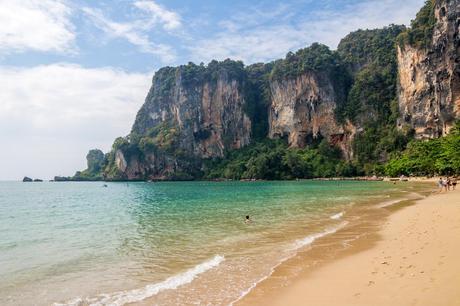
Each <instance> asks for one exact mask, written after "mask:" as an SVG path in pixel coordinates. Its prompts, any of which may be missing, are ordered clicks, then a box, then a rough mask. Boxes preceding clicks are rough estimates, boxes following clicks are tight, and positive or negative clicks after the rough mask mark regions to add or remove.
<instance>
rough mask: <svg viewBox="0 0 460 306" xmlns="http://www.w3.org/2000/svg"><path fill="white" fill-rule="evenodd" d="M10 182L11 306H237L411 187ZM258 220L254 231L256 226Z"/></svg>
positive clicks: (7, 282) (4, 280)
mask: <svg viewBox="0 0 460 306" xmlns="http://www.w3.org/2000/svg"><path fill="white" fill-rule="evenodd" d="M106 184H107V187H104V185H103V183H101V182H88V183H87V182H66V183H57V182H56V183H51V182H44V183H21V182H0V305H125V304H129V303H134V304H143V303H145V304H146V305H149V304H158V305H229V304H232V303H233V302H234V301H237V300H238V299H240V298H241V297H242V296H243V295H244V294H246V293H247V292H249V291H250V290H251V288H253V287H254V286H255V284H257V283H258V282H259V281H261V280H263V279H264V278H266V277H268V276H269V275H270V274H271V273H272V271H273V268H274V267H276V266H277V265H278V264H280V263H281V262H282V261H284V260H286V259H287V258H289V257H292V256H294V255H295V254H296V252H297V251H298V250H299V249H302V248H305V247H308V246H309V245H311V244H312V243H313V242H314V241H315V240H317V239H320V238H321V237H323V236H325V235H332V234H333V233H335V232H336V231H337V230H339V229H340V228H342V227H345V226H347V224H348V223H349V222H351V220H347V211H350V210H351V209H353V207H356V206H360V205H372V204H373V203H379V202H384V201H388V198H393V197H397V196H402V195H404V194H405V193H407V192H408V190H411V189H412V191H411V192H413V191H414V190H415V189H416V187H414V186H413V185H411V183H404V184H398V185H393V184H391V183H387V182H357V181H284V182H231V181H230V182H158V183H144V182H138V183H132V182H130V183H126V182H125V183H123V182H120V183H106ZM246 215H249V216H250V218H251V220H252V222H251V223H250V224H246V223H245V222H244V218H245V216H246Z"/></svg>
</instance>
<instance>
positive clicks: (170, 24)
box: [134, 1, 182, 30]
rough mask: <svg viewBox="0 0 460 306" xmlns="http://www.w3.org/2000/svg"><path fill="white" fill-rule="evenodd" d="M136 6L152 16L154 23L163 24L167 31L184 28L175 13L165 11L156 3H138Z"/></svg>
mask: <svg viewBox="0 0 460 306" xmlns="http://www.w3.org/2000/svg"><path fill="white" fill-rule="evenodd" d="M134 6H136V7H137V8H139V9H141V10H143V11H146V12H148V13H150V14H151V19H152V21H153V22H155V23H156V22H157V21H159V22H161V23H163V27H164V28H165V29H166V30H174V29H178V28H180V27H181V26H182V23H181V17H180V15H179V14H177V13H176V12H174V11H170V10H167V9H165V8H164V7H162V6H160V5H158V4H157V3H155V2H154V1H136V2H134Z"/></svg>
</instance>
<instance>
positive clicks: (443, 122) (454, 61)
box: [398, 0, 460, 138]
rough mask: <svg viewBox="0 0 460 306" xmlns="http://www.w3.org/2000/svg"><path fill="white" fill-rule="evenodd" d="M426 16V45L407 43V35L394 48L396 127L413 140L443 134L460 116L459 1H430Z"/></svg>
mask: <svg viewBox="0 0 460 306" xmlns="http://www.w3.org/2000/svg"><path fill="white" fill-rule="evenodd" d="M428 9H430V10H431V11H428ZM421 12H422V11H421ZM428 13H429V14H432V15H433V17H434V20H433V21H434V24H433V26H432V29H430V28H429V29H426V30H425V31H427V30H429V31H430V30H431V31H432V35H430V36H429V37H427V38H426V39H427V43H426V44H420V43H419V44H417V41H415V42H414V39H412V41H411V39H410V38H411V37H410V35H411V34H412V33H409V34H408V35H409V37H408V38H409V39H406V40H403V41H401V43H400V45H399V46H398V74H399V90H398V94H399V110H400V115H401V116H400V118H399V120H398V124H399V126H400V127H403V126H406V125H408V126H410V127H411V128H413V129H414V130H415V135H416V137H417V138H434V137H440V136H443V135H446V134H447V133H448V132H449V130H450V129H451V127H452V126H453V124H454V121H455V119H456V118H459V117H460V37H459V29H460V1H458V0H450V1H449V0H437V1H434V2H433V3H432V4H431V7H427V12H426V14H428ZM419 14H420V13H419ZM416 26H417V24H415V25H414V26H413V28H414V29H413V30H417V28H415V27H416ZM415 34H416V33H415ZM415 34H412V35H413V36H415ZM430 34H431V33H430Z"/></svg>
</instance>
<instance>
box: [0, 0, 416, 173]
mask: <svg viewBox="0 0 460 306" xmlns="http://www.w3.org/2000/svg"><path fill="white" fill-rule="evenodd" d="M423 2H424V1H423V0H406V1H396V0H359V1H358V0H343V1H331V0H324V1H312V0H290V1H283V2H280V1H251V2H249V1H242V0H233V1H211V0H201V1H192V0H189V1H185V0H182V1H180V0H170V1H166V0H155V1H153V0H112V1H108V0H101V1H83V0H0V101H1V102H0V138H1V139H2V142H3V144H4V146H3V148H2V149H0V179H20V178H22V176H24V175H29V176H34V177H41V178H51V177H52V176H53V175H72V174H73V172H74V171H75V170H77V169H83V168H84V167H85V155H86V152H87V151H88V150H89V149H91V148H94V147H97V148H101V149H103V150H105V151H107V150H109V148H110V145H111V143H112V141H113V139H114V138H115V137H117V136H120V135H126V134H128V133H129V130H130V126H131V124H132V122H133V120H134V117H135V114H136V112H137V110H138V109H139V107H140V106H141V105H142V103H143V100H144V97H145V95H146V93H147V90H148V88H149V85H150V81H151V77H152V75H153V74H154V71H156V70H157V69H159V68H160V67H162V66H166V65H179V64H183V63H187V62H189V61H193V62H195V63H200V62H205V63H207V62H209V61H210V60H211V59H218V60H223V59H225V58H233V59H239V60H243V61H244V62H245V63H247V64H251V63H254V62H260V61H270V60H273V59H276V58H280V57H283V56H284V55H285V54H286V53H287V52H288V51H294V50H296V49H298V48H301V47H305V46H308V45H310V44H311V43H312V42H321V43H324V44H326V45H328V46H330V47H331V48H333V49H334V48H336V46H337V44H338V42H339V41H340V38H342V37H343V36H345V35H346V34H348V33H349V32H350V31H354V30H357V29H359V28H363V29H366V28H370V29H372V28H377V27H382V26H385V25H388V24H390V23H396V24H409V22H410V20H411V19H413V18H414V16H415V13H416V12H417V11H418V10H419V9H420V7H421V6H422V5H423Z"/></svg>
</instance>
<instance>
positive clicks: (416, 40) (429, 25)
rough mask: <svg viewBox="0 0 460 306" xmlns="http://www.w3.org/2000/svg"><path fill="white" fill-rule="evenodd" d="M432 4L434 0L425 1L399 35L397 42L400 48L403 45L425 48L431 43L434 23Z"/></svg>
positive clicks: (433, 4)
mask: <svg viewBox="0 0 460 306" xmlns="http://www.w3.org/2000/svg"><path fill="white" fill-rule="evenodd" d="M434 6H435V1H434V0H426V1H425V5H424V6H423V7H422V9H421V10H420V11H419V12H418V13H417V16H416V17H415V19H414V20H412V22H411V27H410V29H408V30H407V31H405V32H403V33H401V35H399V37H398V44H399V46H400V47H401V48H403V49H404V46H405V45H410V46H412V47H416V48H424V49H426V48H428V47H429V46H430V45H431V40H432V38H433V29H434V26H435V24H436V17H435V15H434Z"/></svg>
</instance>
